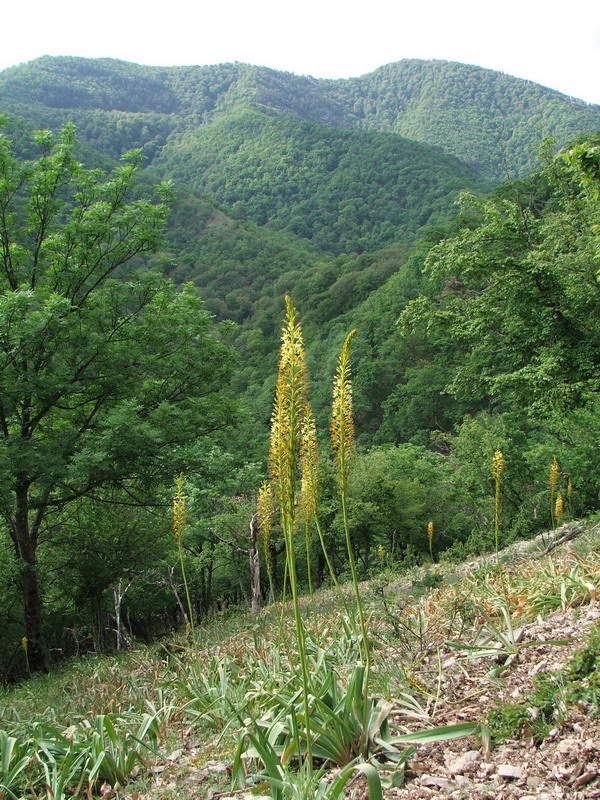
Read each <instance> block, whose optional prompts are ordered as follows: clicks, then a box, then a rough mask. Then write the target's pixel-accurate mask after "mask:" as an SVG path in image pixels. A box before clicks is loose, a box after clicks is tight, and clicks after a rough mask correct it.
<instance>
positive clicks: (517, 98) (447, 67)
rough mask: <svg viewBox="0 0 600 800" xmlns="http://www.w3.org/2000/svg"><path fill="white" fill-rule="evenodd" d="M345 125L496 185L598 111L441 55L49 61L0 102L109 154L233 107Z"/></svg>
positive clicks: (25, 68)
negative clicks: (362, 69) (425, 151)
mask: <svg viewBox="0 0 600 800" xmlns="http://www.w3.org/2000/svg"><path fill="white" fill-rule="evenodd" d="M248 105H251V106H253V107H254V108H259V109H261V110H263V111H266V112H267V113H270V114H276V115H281V114H285V115H291V116H296V117H300V118H302V119H305V120H307V121H310V122H317V123H322V124H326V125H332V126H336V127H342V128H367V129H369V130H375V131H386V132H394V133H397V134H400V135H402V136H406V137H408V138H411V139H414V140H415V141H418V142H421V143H423V144H429V145H434V146H436V147H440V148H441V149H442V150H444V151H445V152H447V153H449V154H451V155H454V156H456V157H457V158H460V159H462V160H464V161H466V162H467V163H468V164H471V165H472V166H474V167H475V168H476V169H478V170H479V171H480V172H481V174H482V175H484V176H486V177H488V178H491V179H493V180H496V181H500V180H505V179H506V178H507V177H516V176H518V175H524V174H526V173H527V172H529V171H531V169H532V168H533V167H534V166H535V163H536V156H537V151H538V147H539V141H540V139H541V138H542V137H546V136H551V137H554V138H556V140H557V142H558V143H559V145H560V144H562V143H563V142H564V141H566V140H567V139H569V138H571V137H572V136H574V135H577V134H580V133H589V132H591V131H594V130H596V129H598V128H600V109H599V108H598V107H597V106H594V105H588V104H586V103H584V102H582V101H579V100H576V99H574V98H570V97H567V96H565V95H562V94H561V93H560V92H556V91H554V90H551V89H547V88H545V87H542V86H539V85H538V84H535V83H532V82H531V81H526V80H522V79H520V78H514V77H512V76H510V75H505V74H503V73H499V72H495V71H493V70H488V69H483V68H481V67H476V66H469V65H465V64H458V63H455V62H448V61H422V60H416V59H405V60H402V61H399V62H397V63H392V64H388V65H386V66H383V67H380V68H379V69H377V70H375V71H374V72H372V73H369V74H367V75H363V76H361V77H357V78H349V79H341V80H321V79H316V78H311V77H307V76H297V75H293V74H291V73H285V72H278V71H276V70H271V69H267V68H265V67H254V66H250V65H247V64H238V63H236V64H218V65H213V66H205V67H146V66H140V65H137V64H130V63H127V62H123V61H116V60H112V59H84V58H67V57H49V56H45V57H43V58H40V59H37V60H35V61H32V62H30V63H28V64H24V65H20V66H18V67H12V68H10V69H7V70H4V71H3V72H2V73H0V107H1V108H3V109H4V110H6V111H11V112H13V113H16V114H22V115H24V116H28V117H32V118H34V119H35V120H36V122H38V123H41V124H44V125H51V126H54V125H58V124H60V123H61V122H63V121H65V120H66V119H73V120H74V121H75V122H76V123H77V125H78V127H79V130H80V135H81V136H82V138H83V139H84V140H86V141H87V142H89V143H91V144H94V145H96V146H98V147H100V148H101V149H104V150H105V151H107V152H111V154H112V155H115V156H116V155H119V154H120V152H122V151H123V150H125V149H127V148H129V147H134V146H135V147H138V146H142V145H146V148H147V153H148V155H149V156H150V157H151V158H152V157H153V156H154V155H155V154H156V153H157V152H158V150H159V148H160V147H161V146H162V145H163V144H164V142H165V141H166V139H167V137H168V136H169V134H170V133H172V132H173V131H178V132H181V131H186V130H194V129H196V128H197V127H198V126H199V125H203V124H206V123H210V121H211V120H212V119H213V118H214V117H215V115H218V114H221V113H226V112H229V111H231V110H233V109H236V108H239V107H247V106H248Z"/></svg>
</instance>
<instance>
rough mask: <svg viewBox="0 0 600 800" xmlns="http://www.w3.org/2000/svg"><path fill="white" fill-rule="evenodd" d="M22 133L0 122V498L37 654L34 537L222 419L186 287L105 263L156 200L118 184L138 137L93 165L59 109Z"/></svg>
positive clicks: (148, 229)
mask: <svg viewBox="0 0 600 800" xmlns="http://www.w3.org/2000/svg"><path fill="white" fill-rule="evenodd" d="M35 143H36V145H37V146H38V148H39V149H40V151H41V155H40V157H39V158H37V159H36V160H35V161H30V162H23V161H21V160H20V159H19V158H18V157H17V156H16V155H15V152H14V149H13V147H12V144H11V142H10V140H9V139H8V137H7V136H5V135H0V467H1V468H0V475H1V476H2V478H1V481H0V504H1V511H2V513H3V515H4V519H5V521H6V524H7V526H8V529H9V531H10V535H11V537H12V542H13V544H14V551H15V554H16V558H17V560H18V564H19V570H20V577H21V586H22V592H23V606H24V616H25V627H26V635H27V640H28V654H29V660H30V665H31V669H32V670H43V669H45V666H46V661H45V655H44V647H43V635H42V631H43V629H42V597H41V585H40V576H39V575H38V570H37V551H38V546H39V545H40V543H41V542H42V541H43V540H44V537H45V536H46V535H47V533H48V531H49V530H51V528H52V525H53V523H54V522H56V520H57V519H58V517H59V515H60V513H61V512H62V511H63V510H64V508H65V506H66V505H68V504H69V503H70V502H71V501H74V500H77V499H79V498H82V497H91V498H96V499H98V498H102V496H103V490H104V489H105V488H106V487H117V488H119V489H121V490H123V491H124V493H125V494H124V498H125V499H124V502H127V503H133V504H135V503H138V502H140V501H142V500H143V499H144V497H145V498H147V497H149V496H151V495H150V493H153V494H154V496H155V491H156V487H157V486H158V484H159V482H160V481H162V480H163V479H164V478H165V477H168V478H169V480H170V479H172V475H173V474H174V473H176V472H177V471H178V469H181V468H183V467H184V466H186V465H189V464H190V462H193V461H194V459H197V458H198V456H199V450H198V448H197V447H196V444H195V443H196V442H197V441H198V440H199V438H200V437H202V436H203V435H205V434H208V433H210V432H212V431H214V430H216V429H218V428H220V427H222V426H223V425H224V424H225V423H226V422H227V420H228V416H229V413H228V404H227V402H226V401H225V400H224V399H223V397H221V394H220V392H221V387H222V385H223V381H224V379H225V378H226V377H227V375H228V372H229V368H230V365H231V351H230V349H229V348H228V347H226V346H225V345H224V344H223V343H222V342H221V341H220V339H219V337H218V335H217V334H216V332H215V329H214V327H213V325H212V323H211V321H210V318H209V317H208V315H207V314H206V313H205V312H204V311H203V309H202V307H201V304H200V302H199V300H198V298H197V297H196V296H195V294H194V293H193V291H191V289H190V290H187V291H183V292H176V291H175V290H174V288H173V287H172V286H171V285H170V284H169V283H167V282H166V281H165V280H164V279H163V278H162V277H160V276H158V275H155V274H152V273H150V272H148V271H146V272H141V273H140V274H139V275H137V276H132V275H128V276H127V279H125V277H123V276H121V278H119V276H118V275H117V271H118V270H119V268H120V267H122V266H123V265H124V264H127V263H129V262H131V261H132V259H134V258H135V257H137V256H139V255H140V254H144V253H149V252H152V251H155V250H156V249H157V247H158V246H159V243H160V234H161V231H162V229H163V227H164V223H165V220H166V217H167V213H168V203H169V200H170V194H171V191H170V188H169V186H168V185H161V186H159V187H158V189H157V191H158V195H159V197H158V200H157V202H150V201H149V200H146V199H133V200H132V199H131V195H132V182H133V180H134V177H135V175H136V173H137V172H138V170H139V168H140V155H139V153H137V152H133V153H130V154H128V155H127V156H125V157H124V161H123V164H122V165H121V166H119V167H118V168H117V169H116V170H115V171H114V173H113V174H111V175H110V176H106V175H105V174H104V173H102V172H101V171H100V170H89V169H85V168H84V167H83V166H82V165H81V164H80V163H79V162H78V161H77V160H76V158H75V157H74V148H75V145H76V142H75V135H74V129H73V127H72V126H71V125H67V126H65V128H64V129H63V130H62V132H61V134H60V135H59V136H57V137H55V136H54V135H52V134H51V133H50V132H48V131H42V132H38V133H37V134H36V138H35ZM191 468H193V467H191ZM144 493H146V494H144Z"/></svg>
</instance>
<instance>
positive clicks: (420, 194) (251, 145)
mask: <svg viewBox="0 0 600 800" xmlns="http://www.w3.org/2000/svg"><path fill="white" fill-rule="evenodd" d="M153 168H154V169H155V170H157V171H158V172H159V174H161V175H162V176H164V177H167V176H168V177H169V178H171V179H174V180H175V181H176V182H178V183H183V184H185V185H187V186H189V187H191V188H193V189H194V190H195V191H196V192H198V193H199V194H201V195H205V196H208V197H213V198H215V199H216V200H217V201H219V202H220V203H223V204H225V205H226V206H227V207H229V208H232V209H235V210H237V212H238V213H242V214H244V215H248V216H249V217H250V218H251V219H253V220H254V222H256V223H257V224H259V225H268V226H269V227H270V228H274V229H278V230H283V231H285V232H287V233H291V234H293V235H295V236H299V237H301V238H305V239H309V240H310V241H311V242H312V243H313V244H314V245H315V246H317V247H319V248H320V249H321V250H323V251H325V252H330V253H335V254H338V253H341V252H346V253H349V252H357V251H358V252H361V251H364V250H375V249H377V248H378V247H382V246H383V245H385V244H388V243H390V242H392V241H394V240H396V239H402V238H406V237H411V236H412V235H414V233H415V232H416V231H417V230H418V229H419V228H420V227H422V226H423V225H426V224H429V223H431V222H437V221H442V220H444V219H447V218H448V217H449V213H450V212H451V211H452V212H453V211H454V209H453V202H454V200H455V199H456V197H457V194H458V192H459V191H460V190H461V189H466V188H469V189H470V190H472V191H476V190H479V191H482V190H484V189H485V188H487V187H486V183H485V182H484V181H482V180H481V179H480V178H479V177H478V176H477V174H476V173H475V172H474V171H473V170H471V169H469V168H468V167H465V166H464V165H463V164H461V163H460V162H458V161H457V160H456V159H454V158H452V157H451V156H447V155H445V154H443V153H440V152H437V151H435V150H432V149H431V148H429V147H424V146H423V145H419V144H417V143H416V142H411V141H409V140H407V139H404V138H401V137H399V136H396V135H393V134H379V133H373V132H366V131H350V130H341V129H339V128H333V127H331V126H325V125H317V124H315V123H311V122H306V121H303V120H300V119H298V118H295V117H289V116H285V117H272V116H268V115H266V114H265V113H261V112H258V111H253V110H246V109H244V110H238V111H235V112H231V113H229V114H226V115H221V116H219V117H217V118H215V120H214V122H212V123H211V124H209V125H202V126H200V127H199V128H197V129H196V130H194V131H192V132H189V133H187V134H185V135H184V136H182V137H181V138H180V139H179V138H172V139H171V140H170V141H169V142H168V143H167V145H166V146H165V148H164V149H163V151H162V154H161V155H160V157H159V158H157V159H156V160H155V161H154V164H153Z"/></svg>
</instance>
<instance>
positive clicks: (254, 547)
mask: <svg viewBox="0 0 600 800" xmlns="http://www.w3.org/2000/svg"><path fill="white" fill-rule="evenodd" d="M256 528H257V525H256V514H254V515H253V517H252V519H251V520H250V547H249V548H248V556H249V558H250V596H251V598H252V613H253V614H256V613H258V611H260V559H259V557H258V536H257V530H256Z"/></svg>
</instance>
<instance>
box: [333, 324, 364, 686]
mask: <svg viewBox="0 0 600 800" xmlns="http://www.w3.org/2000/svg"><path fill="white" fill-rule="evenodd" d="M355 334H356V330H353V331H350V333H349V334H348V336H347V337H346V340H345V342H344V345H343V347H342V351H341V353H340V357H339V360H338V366H337V371H336V374H335V378H334V381H333V405H332V412H331V445H332V449H333V455H334V459H335V464H336V467H337V476H338V485H339V491H340V500H341V506H342V520H343V525H344V534H345V536H346V548H347V550H348V563H349V564H350V573H351V575H352V585H353V587H354V596H355V599H356V611H357V614H358V622H359V626H360V632H361V639H362V643H361V647H360V649H361V653H362V656H363V658H364V662H365V680H364V687H365V688H364V691H365V694H367V693H368V686H369V675H370V671H371V652H370V648H369V639H368V637H367V626H366V624H365V615H364V610H363V605H362V599H361V596H360V588H359V585H358V573H357V570H356V561H355V558H354V547H353V545H352V541H351V539H350V525H349V522H348V476H349V474H350V463H351V461H352V455H353V453H354V416H353V410H352V376H351V369H350V344H351V342H352V339H353V338H354V336H355Z"/></svg>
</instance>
